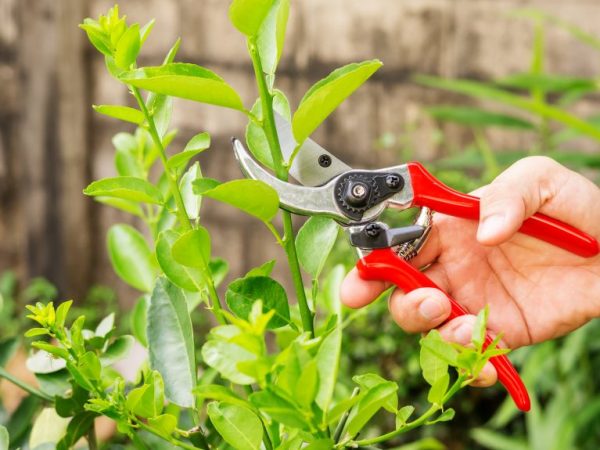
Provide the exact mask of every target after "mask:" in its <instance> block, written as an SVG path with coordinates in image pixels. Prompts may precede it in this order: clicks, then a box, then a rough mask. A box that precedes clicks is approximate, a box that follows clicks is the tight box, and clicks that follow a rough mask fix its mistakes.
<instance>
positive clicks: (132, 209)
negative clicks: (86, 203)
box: [94, 197, 144, 218]
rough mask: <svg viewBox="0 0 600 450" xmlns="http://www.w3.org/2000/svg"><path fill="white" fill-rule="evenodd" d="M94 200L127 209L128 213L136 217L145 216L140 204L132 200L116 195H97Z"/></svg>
mask: <svg viewBox="0 0 600 450" xmlns="http://www.w3.org/2000/svg"><path fill="white" fill-rule="evenodd" d="M94 200H96V201H97V202H99V203H103V204H104V205H108V206H112V207H113V208H116V209H120V210H121V211H125V212H126V213H129V214H132V215H134V216H136V217H139V218H143V217H144V213H143V212H142V208H141V207H140V205H139V204H138V203H135V202H132V201H131V200H124V199H122V198H116V197H95V198H94Z"/></svg>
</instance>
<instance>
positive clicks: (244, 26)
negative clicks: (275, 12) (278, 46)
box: [229, 0, 274, 36]
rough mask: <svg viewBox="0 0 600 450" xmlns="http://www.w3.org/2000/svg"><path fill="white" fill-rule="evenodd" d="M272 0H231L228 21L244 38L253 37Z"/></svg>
mask: <svg viewBox="0 0 600 450" xmlns="http://www.w3.org/2000/svg"><path fill="white" fill-rule="evenodd" d="M273 3H274V0H233V2H232V3H231V6H230V7H229V20H231V23H232V24H233V26H234V27H236V28H237V29H238V30H239V31H240V32H241V33H243V34H245V35H246V36H255V35H256V34H257V33H258V30H259V29H260V26H261V24H262V23H263V21H264V20H265V18H266V16H267V14H268V13H269V10H270V9H271V6H272V5H273Z"/></svg>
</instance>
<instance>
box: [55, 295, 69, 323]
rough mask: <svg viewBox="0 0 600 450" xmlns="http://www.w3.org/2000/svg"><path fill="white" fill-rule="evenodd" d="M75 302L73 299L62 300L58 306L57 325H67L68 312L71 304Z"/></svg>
mask: <svg viewBox="0 0 600 450" xmlns="http://www.w3.org/2000/svg"><path fill="white" fill-rule="evenodd" d="M72 304H73V300H67V301H65V302H62V303H61V304H60V305H58V307H57V308H56V325H57V326H60V327H62V326H64V325H65V320H66V319H67V314H68V313H69V309H71V305H72Z"/></svg>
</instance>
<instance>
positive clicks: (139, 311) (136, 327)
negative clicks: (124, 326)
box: [130, 295, 150, 347]
mask: <svg viewBox="0 0 600 450" xmlns="http://www.w3.org/2000/svg"><path fill="white" fill-rule="evenodd" d="M149 304H150V300H149V299H148V296H147V295H142V296H141V297H140V298H138V300H137V302H136V304H135V306H134V307H133V310H132V312H131V317H130V327H131V333H132V334H133V335H134V336H135V338H136V339H137V340H138V342H139V343H140V344H142V345H143V346H144V347H148V340H147V337H146V324H147V319H148V307H149Z"/></svg>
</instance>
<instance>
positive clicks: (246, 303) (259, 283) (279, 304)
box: [225, 276, 290, 329]
mask: <svg viewBox="0 0 600 450" xmlns="http://www.w3.org/2000/svg"><path fill="white" fill-rule="evenodd" d="M225 298H226V301H227V305H228V306H229V308H230V309H231V311H233V313H234V314H236V315H237V316H238V317H240V318H242V319H246V320H248V318H249V316H250V311H251V310H252V306H253V305H254V303H256V302H257V301H259V300H260V301H261V302H262V311H263V313H267V312H269V311H270V310H274V311H275V315H274V316H273V317H272V318H271V320H270V321H269V324H268V326H267V328H269V329H274V328H279V327H283V326H285V325H287V324H289V323H290V310H289V305H288V299H287V295H286V293H285V289H284V288H283V287H282V286H281V285H280V284H279V283H278V282H277V281H275V280H273V279H272V278H269V277H262V276H259V277H249V278H240V279H238V280H236V281H234V282H233V283H231V284H230V285H229V287H228V288H227V293H226V294H225Z"/></svg>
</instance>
